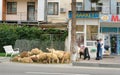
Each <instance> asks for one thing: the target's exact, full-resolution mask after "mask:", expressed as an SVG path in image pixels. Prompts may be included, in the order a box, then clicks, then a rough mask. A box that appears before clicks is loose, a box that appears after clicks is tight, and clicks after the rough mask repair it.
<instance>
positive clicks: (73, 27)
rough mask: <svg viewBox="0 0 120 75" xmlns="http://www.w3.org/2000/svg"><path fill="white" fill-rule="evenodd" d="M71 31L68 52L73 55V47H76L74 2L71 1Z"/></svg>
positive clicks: (73, 0) (74, 0)
mask: <svg viewBox="0 0 120 75" xmlns="http://www.w3.org/2000/svg"><path fill="white" fill-rule="evenodd" d="M71 4H72V5H71V7H72V26H71V27H72V29H71V44H70V51H71V53H72V54H74V53H75V51H76V50H75V45H76V0H72V3H71Z"/></svg>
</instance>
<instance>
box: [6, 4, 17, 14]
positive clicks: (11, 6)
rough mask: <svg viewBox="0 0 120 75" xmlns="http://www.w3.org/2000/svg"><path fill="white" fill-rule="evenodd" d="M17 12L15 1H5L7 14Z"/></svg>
mask: <svg viewBox="0 0 120 75" xmlns="http://www.w3.org/2000/svg"><path fill="white" fill-rule="evenodd" d="M16 13H17V2H7V14H16Z"/></svg>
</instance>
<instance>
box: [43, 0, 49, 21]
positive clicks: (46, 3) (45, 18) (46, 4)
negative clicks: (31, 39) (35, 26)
mask: <svg viewBox="0 0 120 75" xmlns="http://www.w3.org/2000/svg"><path fill="white" fill-rule="evenodd" d="M47 6H48V2H47V0H45V10H44V12H45V16H44V20H45V22H46V23H47Z"/></svg>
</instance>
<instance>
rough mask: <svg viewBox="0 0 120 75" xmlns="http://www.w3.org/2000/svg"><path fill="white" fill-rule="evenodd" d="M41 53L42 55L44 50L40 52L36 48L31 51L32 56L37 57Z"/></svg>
mask: <svg viewBox="0 0 120 75" xmlns="http://www.w3.org/2000/svg"><path fill="white" fill-rule="evenodd" d="M39 53H42V50H39V49H38V48H34V49H32V50H31V54H32V55H37V54H39Z"/></svg>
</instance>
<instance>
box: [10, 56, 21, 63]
mask: <svg viewBox="0 0 120 75" xmlns="http://www.w3.org/2000/svg"><path fill="white" fill-rule="evenodd" d="M19 58H21V57H20V56H15V57H13V58H12V59H11V61H13V62H18V60H19Z"/></svg>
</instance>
